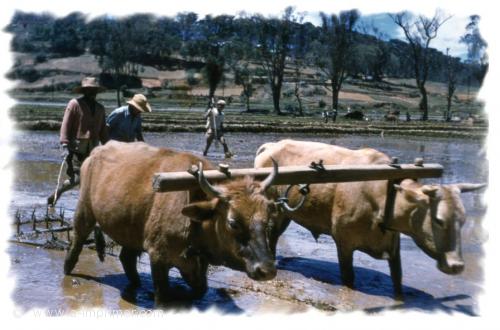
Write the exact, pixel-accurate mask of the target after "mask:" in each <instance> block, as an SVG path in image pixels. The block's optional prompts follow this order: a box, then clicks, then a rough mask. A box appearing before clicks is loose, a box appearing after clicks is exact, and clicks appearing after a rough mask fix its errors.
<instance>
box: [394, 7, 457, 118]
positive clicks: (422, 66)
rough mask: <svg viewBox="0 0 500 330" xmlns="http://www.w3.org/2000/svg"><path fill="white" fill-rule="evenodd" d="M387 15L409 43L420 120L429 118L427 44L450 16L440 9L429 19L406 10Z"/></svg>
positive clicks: (428, 57) (428, 58) (428, 56)
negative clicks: (420, 113) (418, 95)
mask: <svg viewBox="0 0 500 330" xmlns="http://www.w3.org/2000/svg"><path fill="white" fill-rule="evenodd" d="M389 16H390V17H391V18H392V20H393V21H394V23H396V24H397V25H398V26H399V27H400V28H401V29H402V30H403V33H404V35H405V38H406V40H407V41H408V43H409V45H410V49H411V57H412V59H413V69H414V71H415V80H416V83H417V88H418V90H419V92H420V96H421V99H420V104H419V108H420V111H421V112H422V120H427V119H428V118H429V104H428V100H427V90H426V89H425V83H426V82H427V78H428V75H429V67H430V65H429V62H430V61H429V60H430V55H429V46H430V43H431V41H432V40H433V39H435V38H436V37H437V33H438V30H439V28H440V27H441V26H442V25H443V24H444V23H445V22H446V21H447V20H449V19H450V18H451V16H444V15H443V13H442V12H440V11H436V12H435V14H434V16H433V17H432V18H430V19H429V18H427V17H425V16H423V15H419V16H418V17H414V16H413V15H411V14H410V13H409V12H407V11H403V12H400V13H397V14H394V15H393V14H389Z"/></svg>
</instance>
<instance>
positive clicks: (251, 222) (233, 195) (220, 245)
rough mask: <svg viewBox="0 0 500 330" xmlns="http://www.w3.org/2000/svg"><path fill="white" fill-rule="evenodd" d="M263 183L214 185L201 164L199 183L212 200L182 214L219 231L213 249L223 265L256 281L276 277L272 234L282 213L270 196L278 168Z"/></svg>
mask: <svg viewBox="0 0 500 330" xmlns="http://www.w3.org/2000/svg"><path fill="white" fill-rule="evenodd" d="M273 163H274V169H273V172H272V173H271V174H269V176H268V177H267V178H266V179H265V180H264V181H262V182H258V181H254V180H253V179H251V178H249V177H246V178H245V179H241V180H235V181H232V182H229V183H226V184H221V185H218V186H212V185H211V184H210V183H209V182H208V181H207V179H206V178H205V176H204V175H203V167H202V164H201V163H200V167H199V175H198V180H199V184H200V187H201V189H202V190H203V191H204V192H205V194H206V195H207V196H208V197H209V199H210V200H208V201H202V202H195V203H191V204H189V205H187V206H186V207H184V208H183V210H182V214H184V215H186V216H188V217H190V218H191V220H192V221H199V222H200V221H201V222H202V225H204V226H205V227H208V228H211V230H213V231H214V232H215V235H214V237H212V238H211V239H212V240H213V242H211V243H212V246H215V248H214V249H215V253H216V254H217V255H218V256H217V258H218V259H219V262H220V263H221V264H224V265H226V266H228V267H230V268H233V269H236V270H240V271H244V272H246V273H247V275H248V276H249V277H250V278H252V279H254V280H270V279H272V278H274V277H275V276H276V265H275V259H274V253H273V252H272V250H271V248H270V244H269V242H270V235H271V232H272V229H273V225H274V220H273V219H274V218H275V216H276V215H277V214H278V209H277V206H276V205H275V203H274V200H273V199H270V198H268V197H267V195H268V193H270V191H268V190H270V189H269V188H270V187H271V185H272V183H273V181H274V179H275V178H276V175H277V174H278V165H277V163H276V162H275V161H274V160H273Z"/></svg>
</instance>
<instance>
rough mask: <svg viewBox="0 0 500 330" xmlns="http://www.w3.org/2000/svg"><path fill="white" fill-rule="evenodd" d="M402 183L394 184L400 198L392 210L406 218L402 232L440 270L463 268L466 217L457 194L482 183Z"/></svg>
mask: <svg viewBox="0 0 500 330" xmlns="http://www.w3.org/2000/svg"><path fill="white" fill-rule="evenodd" d="M404 183H405V181H403V183H402V184H401V186H399V185H396V186H395V187H396V189H397V190H398V191H399V192H400V193H401V196H402V197H403V198H402V199H400V200H399V202H398V204H397V208H396V212H400V214H399V216H401V212H402V213H403V218H406V219H408V221H409V223H408V228H409V229H408V231H404V232H405V234H408V235H410V236H411V237H412V238H413V240H414V241H415V243H416V244H417V245H418V246H419V247H420V248H421V249H422V250H423V251H424V252H425V253H426V254H427V255H429V256H430V257H431V258H433V259H435V260H436V261H437V267H438V269H439V270H440V271H442V272H444V273H446V274H451V275H454V274H459V273H460V272H462V271H463V269H464V261H463V258H462V247H461V228H462V226H463V224H464V223H465V220H466V217H465V208H464V206H463V204H462V200H461V198H460V193H462V192H469V191H474V190H477V189H480V188H483V187H484V186H485V184H470V183H461V184H449V185H423V186H420V185H418V184H413V185H406V186H405V185H404ZM414 183H415V182H414ZM404 213H406V214H404ZM395 216H396V217H397V216H398V214H395Z"/></svg>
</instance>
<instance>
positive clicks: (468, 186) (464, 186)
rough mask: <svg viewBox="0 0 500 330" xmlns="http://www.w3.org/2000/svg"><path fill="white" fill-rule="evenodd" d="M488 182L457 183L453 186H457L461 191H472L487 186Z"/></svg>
mask: <svg viewBox="0 0 500 330" xmlns="http://www.w3.org/2000/svg"><path fill="white" fill-rule="evenodd" d="M487 185H488V184H486V183H457V184H454V185H453V186H455V187H457V188H458V190H460V192H463V193H464V192H470V191H474V190H478V189H481V188H484V187H486V186H487Z"/></svg>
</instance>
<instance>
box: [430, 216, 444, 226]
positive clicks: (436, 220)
mask: <svg viewBox="0 0 500 330" xmlns="http://www.w3.org/2000/svg"><path fill="white" fill-rule="evenodd" d="M433 221H434V223H435V224H436V225H438V226H439V227H441V228H443V227H444V220H443V219H441V218H434V219H433Z"/></svg>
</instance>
